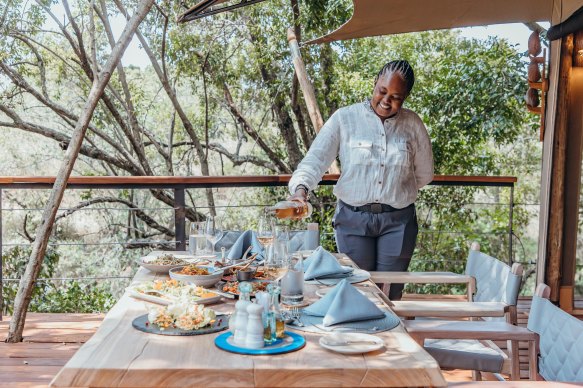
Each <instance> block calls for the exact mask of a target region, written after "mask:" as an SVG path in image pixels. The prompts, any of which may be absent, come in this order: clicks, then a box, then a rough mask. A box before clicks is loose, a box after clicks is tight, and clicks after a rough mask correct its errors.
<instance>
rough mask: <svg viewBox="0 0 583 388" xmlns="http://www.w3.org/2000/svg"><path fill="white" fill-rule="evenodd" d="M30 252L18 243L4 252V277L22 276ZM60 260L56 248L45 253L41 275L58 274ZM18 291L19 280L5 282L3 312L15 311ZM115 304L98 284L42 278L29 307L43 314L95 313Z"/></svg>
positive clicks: (30, 309) (32, 310)
mask: <svg viewBox="0 0 583 388" xmlns="http://www.w3.org/2000/svg"><path fill="white" fill-rule="evenodd" d="M30 253H31V252H30V249H28V248H26V249H25V248H21V247H18V246H17V247H14V248H11V249H9V250H8V251H7V252H6V253H4V254H3V255H2V260H3V264H4V266H3V268H2V273H3V277H4V278H5V279H20V277H22V275H23V274H24V271H25V269H26V263H27V262H28V258H29V257H30ZM59 259H60V257H59V255H58V254H57V253H56V251H54V250H52V249H49V250H48V251H47V253H46V254H45V258H44V260H43V264H42V266H41V270H40V273H39V277H38V278H39V279H48V278H51V277H53V276H55V273H56V268H57V265H58V263H59ZM17 291H18V282H15V281H9V282H5V283H4V285H3V288H2V298H3V300H4V305H3V309H2V314H4V315H9V314H11V313H12V311H13V307H14V299H15V298H16V293H17ZM114 303H115V299H114V298H113V297H112V295H111V293H110V292H109V291H108V290H107V289H106V288H104V287H102V286H101V285H99V284H97V283H94V284H84V285H82V284H80V283H78V282H77V281H67V282H65V283H64V284H61V285H57V284H56V283H53V282H51V281H47V280H39V281H37V282H36V284H35V286H34V289H33V292H32V299H31V302H30V305H29V309H28V310H29V311H31V312H43V313H93V312H104V311H108V310H109V309H110V308H111V306H113V304H114Z"/></svg>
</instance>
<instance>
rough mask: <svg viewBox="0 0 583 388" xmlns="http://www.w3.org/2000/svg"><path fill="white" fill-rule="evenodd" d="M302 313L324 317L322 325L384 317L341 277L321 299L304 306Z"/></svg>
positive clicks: (383, 314)
mask: <svg viewBox="0 0 583 388" xmlns="http://www.w3.org/2000/svg"><path fill="white" fill-rule="evenodd" d="M303 313H304V314H308V315H314V316H317V317H324V319H323V321H322V322H323V324H324V326H331V325H335V324H337V323H343V322H353V321H365V320H368V319H380V318H384V317H385V313H384V312H383V311H381V309H379V308H378V307H377V306H376V305H375V304H374V303H373V302H371V301H370V300H369V299H368V298H367V297H366V296H365V295H363V294H362V293H360V292H359V291H358V290H357V289H356V288H355V287H354V286H353V285H352V284H350V283H349V282H348V281H347V280H346V279H343V280H342V281H340V283H338V284H337V285H336V287H334V288H333V289H332V290H331V291H330V292H328V293H327V294H326V295H324V297H323V298H322V299H320V300H319V301H317V302H316V303H314V304H312V305H310V306H308V307H306V308H305V309H304V310H303Z"/></svg>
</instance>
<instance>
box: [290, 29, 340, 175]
mask: <svg viewBox="0 0 583 388" xmlns="http://www.w3.org/2000/svg"><path fill="white" fill-rule="evenodd" d="M287 41H288V42H289V48H290V51H291V56H292V61H293V64H294V69H295V70H296V75H297V76H298V81H299V82H300V87H301V88H302V92H303V94H304V100H305V101H306V106H307V108H308V113H309V115H310V120H311V121H312V125H313V126H314V129H315V130H316V133H318V132H320V129H321V128H322V126H323V125H324V120H323V119H322V115H321V114H320V108H319V107H318V101H317V100H316V93H315V92H314V86H313V85H312V83H311V82H310V80H309V79H308V72H307V71H306V66H305V64H304V61H303V60H302V54H301V53H300V46H299V45H298V41H297V38H296V33H295V32H294V29H293V28H289V29H288V30H287ZM329 172H330V174H339V173H340V169H339V168H338V165H337V163H336V161H334V162H332V165H331V166H330V169H329Z"/></svg>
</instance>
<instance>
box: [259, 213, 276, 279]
mask: <svg viewBox="0 0 583 388" xmlns="http://www.w3.org/2000/svg"><path fill="white" fill-rule="evenodd" d="M274 237H275V233H274V225H273V219H271V218H270V217H268V215H267V214H264V215H263V216H262V217H260V218H259V224H258V225H257V240H259V243H261V245H263V249H264V252H265V268H266V271H267V272H269V268H270V266H271V265H272V263H273V261H274V252H273V249H271V248H272V245H273V239H274Z"/></svg>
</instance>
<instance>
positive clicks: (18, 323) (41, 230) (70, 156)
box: [6, 0, 154, 342]
mask: <svg viewBox="0 0 583 388" xmlns="http://www.w3.org/2000/svg"><path fill="white" fill-rule="evenodd" d="M153 4H154V0H142V1H141V2H140V3H139V5H138V7H137V9H136V12H135V14H134V15H133V16H132V18H131V19H130V20H129V22H128V23H127V25H126V27H125V29H124V31H123V33H122V34H121V37H120V38H119V41H118V42H117V44H116V45H115V47H114V48H113V50H112V52H111V55H110V57H109V59H108V61H107V63H106V64H105V66H104V67H103V69H102V71H101V73H100V74H99V76H98V77H97V79H96V80H95V81H94V82H93V86H92V88H91V91H90V93H89V96H88V98H87V102H86V103H85V107H84V108H83V113H82V114H81V116H80V117H79V121H78V122H77V125H76V126H75V130H74V131H73V135H72V137H71V142H70V143H69V146H68V147H67V152H66V153H65V158H64V160H63V164H62V165H61V168H60V169H59V172H58V174H57V177H56V180H55V184H54V186H53V190H52V192H51V196H50V198H49V201H48V203H47V205H46V207H45V210H44V212H43V217H42V221H41V224H40V225H39V227H38V229H37V232H36V238H35V240H34V244H33V248H32V253H31V255H30V258H29V261H28V264H27V266H26V271H25V272H24V275H23V277H22V279H21V280H20V284H19V286H18V293H17V294H16V299H15V302H14V314H13V316H12V320H11V321H10V328H9V331H8V338H7V339H6V342H20V341H22V332H23V329H24V322H25V320H26V310H27V309H28V306H29V304H30V300H31V297H32V290H33V287H34V283H35V281H36V279H37V277H38V274H39V272H40V269H41V265H42V262H43V258H44V256H45V252H46V249H47V245H48V240H49V237H50V234H51V232H52V229H53V222H54V220H55V217H56V215H57V211H58V209H59V205H60V203H61V200H62V199H63V194H64V192H65V188H66V186H67V180H68V179H69V176H70V175H71V171H72V170H73V166H74V165H75V160H76V159H77V156H78V155H79V150H80V148H81V144H82V143H83V138H84V137H85V132H86V130H87V127H88V126H89V121H90V120H91V117H92V116H93V111H94V110H95V107H96V106H97V104H98V102H99V98H100V97H101V95H102V94H103V91H104V90H105V87H106V86H107V84H108V82H109V79H110V78H111V74H112V72H113V71H114V69H115V67H116V65H117V63H118V62H119V61H120V59H121V57H122V55H123V53H124V51H125V49H126V47H127V46H128V44H129V43H130V40H131V39H132V37H133V35H134V32H135V31H136V29H137V28H138V26H139V25H140V23H141V22H142V20H143V19H144V17H146V15H147V14H148V11H149V10H150V8H151V7H152V5H153Z"/></svg>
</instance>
